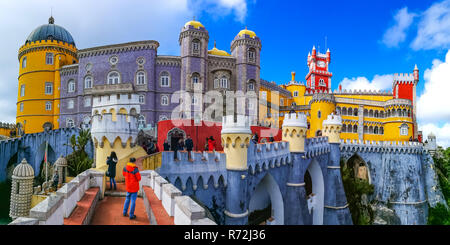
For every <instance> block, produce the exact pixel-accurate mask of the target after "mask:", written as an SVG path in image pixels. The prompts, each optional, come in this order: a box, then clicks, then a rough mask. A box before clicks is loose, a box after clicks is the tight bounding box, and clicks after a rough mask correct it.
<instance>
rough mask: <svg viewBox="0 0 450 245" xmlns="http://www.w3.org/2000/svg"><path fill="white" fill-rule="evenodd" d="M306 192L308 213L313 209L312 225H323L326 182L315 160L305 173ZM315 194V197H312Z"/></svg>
mask: <svg viewBox="0 0 450 245" xmlns="http://www.w3.org/2000/svg"><path fill="white" fill-rule="evenodd" d="M304 181H305V190H306V201H307V204H308V212H309V210H310V207H312V208H311V212H310V213H311V215H312V224H313V225H323V210H324V199H325V182H324V178H323V173H322V169H321V168H320V165H319V163H318V162H317V161H316V160H313V161H312V162H311V163H310V164H309V167H308V169H307V170H306V172H305V177H304ZM312 194H313V195H312Z"/></svg>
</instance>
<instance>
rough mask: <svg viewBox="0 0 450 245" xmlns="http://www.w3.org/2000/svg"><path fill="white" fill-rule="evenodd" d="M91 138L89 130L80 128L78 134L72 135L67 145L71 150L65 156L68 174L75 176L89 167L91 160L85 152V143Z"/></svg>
mask: <svg viewBox="0 0 450 245" xmlns="http://www.w3.org/2000/svg"><path fill="white" fill-rule="evenodd" d="M90 139H91V133H90V132H89V130H81V131H80V133H79V134H78V136H76V137H75V135H72V137H71V138H70V144H69V146H70V147H72V150H73V152H72V153H71V154H69V155H68V156H67V164H68V169H69V175H70V176H77V175H78V174H80V173H82V172H83V171H85V170H87V169H89V168H91V166H92V162H93V160H92V159H91V158H90V157H89V155H88V154H87V153H86V151H85V149H86V145H87V144H88V143H89V140H90Z"/></svg>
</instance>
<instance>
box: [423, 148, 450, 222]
mask: <svg viewBox="0 0 450 245" xmlns="http://www.w3.org/2000/svg"><path fill="white" fill-rule="evenodd" d="M433 161H434V166H435V171H436V174H437V176H438V180H439V186H440V187H441V190H442V195H444V199H445V201H446V202H447V203H449V202H450V182H449V179H450V147H449V148H447V149H445V150H444V149H442V148H441V147H439V148H438V149H437V151H436V154H435V155H434V156H433ZM428 224H429V225H450V210H449V209H448V208H447V207H446V206H445V205H443V204H441V203H438V204H437V205H436V206H435V207H434V208H432V207H429V209H428Z"/></svg>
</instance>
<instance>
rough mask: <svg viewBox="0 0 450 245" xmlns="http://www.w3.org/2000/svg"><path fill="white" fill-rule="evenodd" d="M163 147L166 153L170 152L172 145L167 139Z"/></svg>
mask: <svg viewBox="0 0 450 245" xmlns="http://www.w3.org/2000/svg"><path fill="white" fill-rule="evenodd" d="M163 147H164V151H170V145H169V142H167V139H166V140H164V144H163Z"/></svg>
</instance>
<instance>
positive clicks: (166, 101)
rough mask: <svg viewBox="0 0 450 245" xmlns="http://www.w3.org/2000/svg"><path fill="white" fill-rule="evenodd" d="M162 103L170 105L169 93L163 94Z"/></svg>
mask: <svg viewBox="0 0 450 245" xmlns="http://www.w3.org/2000/svg"><path fill="white" fill-rule="evenodd" d="M161 105H169V96H167V95H163V96H161Z"/></svg>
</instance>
